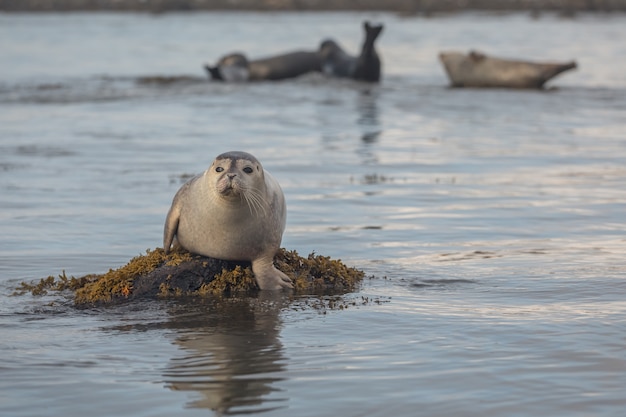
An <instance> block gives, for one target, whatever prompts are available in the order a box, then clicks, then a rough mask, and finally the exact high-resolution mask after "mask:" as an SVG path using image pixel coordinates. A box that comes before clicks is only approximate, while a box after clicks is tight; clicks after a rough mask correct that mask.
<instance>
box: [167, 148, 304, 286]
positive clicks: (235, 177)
mask: <svg viewBox="0 0 626 417" xmlns="http://www.w3.org/2000/svg"><path fill="white" fill-rule="evenodd" d="M286 215H287V211H286V207H285V197H284V195H283V192H282V190H281V188H280V185H279V184H278V182H277V181H276V180H275V179H274V177H272V176H271V175H270V173H269V172H267V171H265V170H264V169H263V167H262V166H261V163H260V162H259V161H258V160H257V159H256V158H255V157H254V156H252V155H250V154H249V153H246V152H238V151H235V152H227V153H223V154H221V155H219V156H218V157H217V158H215V160H214V161H213V163H212V164H211V166H210V167H209V168H208V169H207V170H206V171H204V173H202V174H200V175H198V176H196V177H194V178H192V179H191V180H189V181H188V182H186V183H185V184H183V186H182V187H181V188H180V189H179V190H178V192H177V193H176V195H175V196H174V200H173V201H172V206H171V208H170V210H169V212H168V214H167V219H166V221H165V229H164V233H163V248H164V249H165V252H166V253H167V252H168V251H169V249H170V247H171V245H172V243H174V238H176V241H177V243H178V244H179V245H180V246H182V247H183V248H185V249H187V250H188V251H190V252H192V253H196V254H199V255H204V256H209V257H212V258H217V259H224V260H230V261H250V262H251V263H252V272H253V273H254V277H255V279H256V282H257V284H258V285H259V288H261V289H262V290H278V289H281V288H293V286H292V284H291V280H290V279H289V277H287V275H285V274H284V273H282V272H281V271H279V270H278V269H276V268H275V267H274V263H273V261H274V255H275V254H276V251H277V250H278V249H279V248H280V242H281V240H282V236H283V231H284V230H285V222H286Z"/></svg>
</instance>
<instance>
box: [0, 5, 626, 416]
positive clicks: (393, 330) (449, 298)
mask: <svg viewBox="0 0 626 417" xmlns="http://www.w3.org/2000/svg"><path fill="white" fill-rule="evenodd" d="M365 18H370V19H374V20H380V21H382V22H383V23H384V24H385V31H384V33H383V35H382V37H381V39H380V43H379V45H378V46H379V49H380V52H381V55H382V57H383V61H384V81H383V83H382V84H381V85H380V86H367V85H361V84H357V83H352V82H347V81H336V80H335V81H333V80H326V79H324V78H322V77H321V76H307V77H304V78H301V79H298V80H293V81H287V82H278V83H260V84H254V85H223V84H214V83H210V82H207V81H206V80H205V78H204V74H203V72H202V64H203V63H204V62H206V61H209V62H213V61H215V60H216V59H217V58H218V57H219V56H220V55H222V54H223V53H226V52H230V51H233V50H241V51H245V52H247V53H248V54H249V55H250V56H252V57H261V56H264V55H269V54H272V53H275V52H280V51H286V50H291V49H296V48H310V49H313V48H316V47H317V44H318V43H319V41H320V40H321V39H323V38H325V37H328V36H333V37H335V38H336V39H337V40H339V41H340V42H341V43H342V44H343V45H344V46H345V47H346V49H348V50H350V51H356V49H357V48H358V46H359V44H360V42H361V28H360V23H361V21H362V20H363V19H365ZM624 39H626V17H625V16H619V15H617V16H584V15H581V16H579V17H578V18H576V19H575V20H564V19H560V18H558V17H554V16H544V17H542V18H540V19H539V20H531V19H530V18H528V17H527V16H526V15H505V16H494V15H477V14H467V15H459V16H452V17H441V18H435V19H423V18H403V17H398V16H394V15H390V14H380V15H370V14H368V15H365V14H356V13H345V14H271V13H262V14H254V13H214V14H189V15H188V14H180V15H179V14H172V15H159V16H152V15H132V14H129V15H90V14H68V15H19V14H18V15H13V14H11V15H0V56H1V57H2V58H1V61H0V76H1V77H0V195H1V198H0V232H1V233H0V293H1V295H0V329H1V332H2V336H1V337H0V349H1V353H2V362H0V414H2V415H3V416H15V417H20V416H86V415H89V416H111V415H125V416H172V415H176V416H207V415H209V416H210V415H224V414H239V413H252V414H261V413H263V412H265V414H264V415H272V416H363V415H368V416H415V415H424V416H453V415H457V416H460V415H464V416H618V415H622V413H623V410H624V409H626V391H625V390H624V387H625V386H626V349H625V347H626V61H625V57H626V43H624ZM470 48H477V49H481V50H483V51H485V52H487V53H492V54H494V55H501V56H509V57H517V58H529V59H530V58H532V59H537V60H542V59H546V60H569V59H576V60H577V61H578V63H579V69H578V70H577V71H575V72H571V73H566V74H564V75H562V76H561V77H559V78H557V79H555V80H553V81H552V82H551V83H550V87H551V89H550V90H548V91H543V92H538V91H480V90H451V89H448V88H447V87H446V85H447V80H446V78H445V75H444V73H443V70H442V68H441V66H440V65H439V63H438V62H437V59H436V56H437V53H438V52H439V51H440V50H444V49H461V50H467V49H470ZM153 76H160V77H175V78H174V79H173V80H172V81H173V82H170V83H164V82H151V81H153V79H151V78H150V77H153ZM233 149H239V150H246V151H248V152H251V153H253V154H255V155H256V156H257V157H258V158H259V159H260V160H261V161H262V162H263V164H264V166H265V168H266V169H268V170H269V171H271V172H272V173H273V174H274V176H275V177H276V178H277V179H278V180H279V181H280V182H281V184H282V186H283V189H284V191H285V194H286V197H287V202H288V211H289V219H288V226H287V230H286V233H285V237H284V240H283V245H284V246H285V247H287V248H289V249H297V250H298V251H299V252H300V253H301V254H307V253H310V252H312V251H315V252H316V253H320V254H324V255H329V256H332V257H335V258H341V259H342V260H344V261H345V262H346V263H348V264H350V265H353V266H357V267H359V268H361V269H363V270H365V271H366V272H367V274H368V275H373V278H371V279H368V280H366V282H364V284H363V286H362V288H361V289H360V290H359V291H358V292H356V293H354V294H348V295H346V296H345V299H344V301H347V302H350V303H354V304H356V305H355V306H351V307H350V308H348V309H347V310H329V309H326V310H325V313H324V312H323V311H320V310H317V309H314V308H311V307H309V305H310V304H315V303H320V302H328V300H324V299H322V300H320V299H317V298H315V297H310V298H309V297H302V298H299V299H295V300H293V299H290V298H289V297H288V296H286V295H278V296H276V295H274V296H272V295H269V294H262V295H261V296H260V297H258V298H251V299H243V300H238V299H234V300H204V301H202V302H199V301H198V300H195V301H185V300H180V301H171V302H165V301H154V302H145V303H139V304H134V305H126V306H118V307H111V308H100V309H88V310H75V309H74V308H72V307H71V305H70V304H69V303H68V301H67V299H66V298H65V297H63V296H60V295H55V296H46V297H41V298H36V297H31V296H23V297H10V296H9V295H10V294H11V293H12V290H13V288H14V287H15V286H16V285H17V283H19V282H20V281H22V280H35V279H39V278H41V277H45V276H48V275H50V274H58V273H60V272H61V271H63V270H65V271H66V272H67V274H68V275H76V276H78V275H81V274H86V273H93V272H105V271H107V270H108V269H109V268H113V267H117V266H120V265H123V264H124V263H126V262H127V261H128V260H129V259H130V258H131V257H133V256H135V255H137V254H139V253H142V252H144V251H145V249H147V248H154V247H157V246H160V245H161V237H162V224H163V221H164V218H165V214H166V212H167V210H168V208H169V204H170V202H171V199H172V197H173V195H174V193H175V192H176V190H177V188H178V187H179V186H180V184H181V180H180V178H181V177H182V176H184V175H187V174H194V173H198V172H200V171H202V170H204V169H205V168H206V167H207V166H208V164H210V162H211V161H212V159H213V158H214V157H215V156H216V155H217V154H219V153H221V152H224V151H228V150H233ZM368 299H369V300H370V301H369V302H367V300H368ZM371 300H375V301H377V302H372V301H371Z"/></svg>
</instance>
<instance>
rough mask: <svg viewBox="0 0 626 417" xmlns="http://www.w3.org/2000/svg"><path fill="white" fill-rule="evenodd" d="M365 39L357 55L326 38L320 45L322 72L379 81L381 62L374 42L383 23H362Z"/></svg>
mask: <svg viewBox="0 0 626 417" xmlns="http://www.w3.org/2000/svg"><path fill="white" fill-rule="evenodd" d="M363 29H364V30H365V40H364V41H363V45H362V47H361V52H360V54H359V56H352V55H350V54H348V53H346V52H345V51H344V50H343V49H342V48H341V47H340V46H339V44H338V43H337V42H335V41H334V40H332V39H327V40H325V41H323V42H322V44H321V45H320V55H321V59H322V72H323V73H324V74H326V75H329V76H332V77H339V78H352V79H354V80H359V81H367V82H378V81H380V74H381V62H380V57H379V56H378V53H377V52H376V48H375V47H374V43H375V42H376V39H377V38H378V36H379V35H380V33H381V32H382V30H383V25H372V24H370V22H368V21H365V22H364V23H363Z"/></svg>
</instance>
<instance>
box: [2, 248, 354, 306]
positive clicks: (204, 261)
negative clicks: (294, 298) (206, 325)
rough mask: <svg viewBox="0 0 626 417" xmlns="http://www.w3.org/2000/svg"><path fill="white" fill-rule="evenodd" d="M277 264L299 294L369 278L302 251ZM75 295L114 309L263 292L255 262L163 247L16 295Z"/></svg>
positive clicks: (341, 288)
mask: <svg viewBox="0 0 626 417" xmlns="http://www.w3.org/2000/svg"><path fill="white" fill-rule="evenodd" d="M274 263H275V265H276V267H277V268H278V269H280V270H281V271H283V272H284V273H285V274H287V275H288V276H289V277H290V278H291V279H292V281H293V283H294V293H296V294H307V293H320V292H328V291H332V292H342V293H345V292H349V291H352V290H354V289H356V287H357V286H358V285H359V284H360V282H361V281H362V280H363V277H364V273H363V272H362V271H360V270H358V269H355V268H351V267H348V266H346V265H345V264H344V263H342V262H341V260H336V259H331V258H330V257H326V256H320V255H316V254H315V253H311V254H310V255H309V256H308V257H306V258H304V257H301V256H299V255H298V253H297V252H296V251H287V250H286V249H280V250H279V251H278V253H277V254H276V257H275V260H274ZM48 291H56V292H61V291H71V292H73V294H74V303H75V304H76V305H78V306H81V305H94V304H108V303H113V302H119V301H124V300H132V299H136V298H150V297H152V298H170V297H181V296H201V297H206V296H215V295H245V294H254V293H256V292H257V291H258V287H257V285H256V281H255V280H254V274H253V273H252V269H251V266H250V263H249V262H231V261H223V260H219V259H213V258H208V257H205V256H199V255H194V254H191V253H189V252H187V251H185V250H182V249H180V248H179V249H176V250H173V251H171V252H170V253H168V254H165V251H164V250H163V249H161V248H156V249H154V250H150V249H148V250H147V251H146V253H145V255H139V256H136V257H134V258H132V259H131V260H130V261H129V262H128V263H127V264H126V265H124V266H122V267H120V268H117V269H110V270H109V271H108V272H106V273H105V274H89V275H86V276H83V277H80V278H74V277H70V278H68V277H67V276H66V274H65V271H63V274H62V275H59V276H58V277H56V278H55V277H54V276H49V277H47V278H43V279H41V280H40V281H39V282H38V283H36V284H29V283H26V282H22V283H21V284H20V286H19V287H18V288H17V289H16V291H15V293H14V294H16V295H19V294H25V293H27V292H30V293H31V294H33V295H44V294H46V293H47V292H48Z"/></svg>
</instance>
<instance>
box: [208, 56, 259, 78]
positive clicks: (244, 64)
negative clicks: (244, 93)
mask: <svg viewBox="0 0 626 417" xmlns="http://www.w3.org/2000/svg"><path fill="white" fill-rule="evenodd" d="M204 68H205V69H206V70H207V72H208V73H209V75H210V76H211V78H212V79H214V80H218V81H226V82H244V81H248V79H249V78H250V71H249V69H248V59H247V58H246V57H245V55H244V54H241V53H233V54H230V55H226V56H224V57H222V58H221V59H220V60H219V61H218V63H217V65H215V66H214V67H211V66H209V65H205V67H204Z"/></svg>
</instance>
